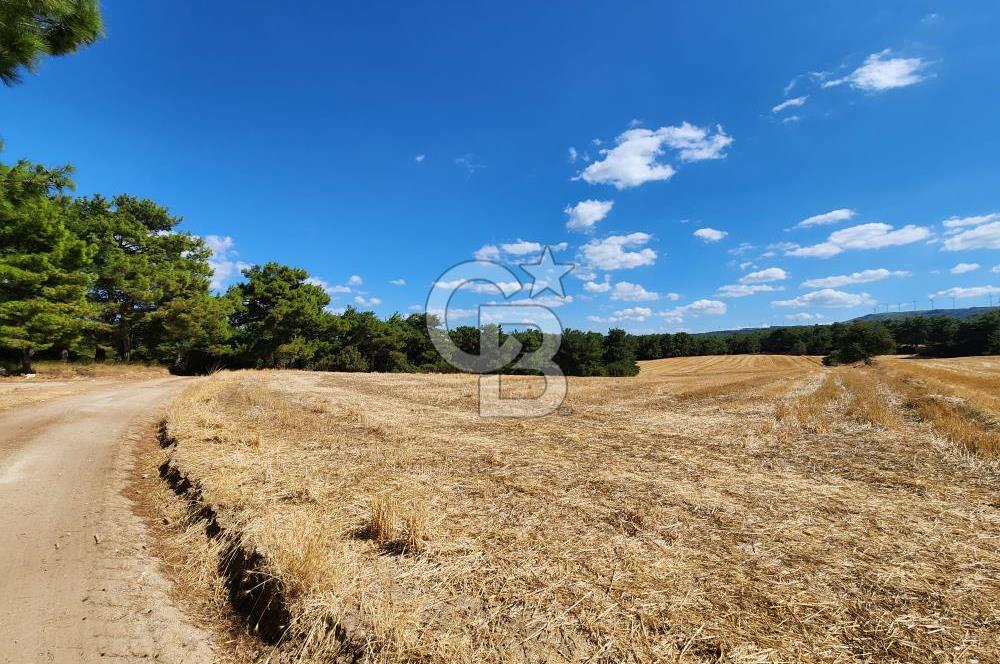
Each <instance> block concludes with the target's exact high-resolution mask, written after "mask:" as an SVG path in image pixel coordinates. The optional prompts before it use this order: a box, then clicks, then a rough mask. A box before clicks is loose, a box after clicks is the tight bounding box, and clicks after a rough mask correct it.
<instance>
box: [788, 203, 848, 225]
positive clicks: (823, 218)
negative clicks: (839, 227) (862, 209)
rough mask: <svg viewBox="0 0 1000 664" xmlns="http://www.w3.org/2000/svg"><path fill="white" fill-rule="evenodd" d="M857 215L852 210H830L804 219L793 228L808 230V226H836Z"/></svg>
mask: <svg viewBox="0 0 1000 664" xmlns="http://www.w3.org/2000/svg"><path fill="white" fill-rule="evenodd" d="M856 214H857V213H856V212H855V211H854V210H849V209H847V208H840V209H839V210H830V211H829V212H824V213H823V214H815V215H813V216H811V217H806V218H805V219H803V220H802V221H800V222H799V223H797V224H795V228H808V227H809V226H824V225H826V224H836V223H837V222H840V221H847V220H849V219H853V218H854V215H856Z"/></svg>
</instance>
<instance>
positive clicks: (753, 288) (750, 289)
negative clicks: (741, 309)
mask: <svg viewBox="0 0 1000 664" xmlns="http://www.w3.org/2000/svg"><path fill="white" fill-rule="evenodd" d="M779 290H784V289H783V288H775V287H774V286H771V285H769V284H726V285H725V286H719V289H718V290H717V291H716V293H717V294H718V295H719V296H720V297H747V296H748V295H754V294H756V293H772V292H774V291H779Z"/></svg>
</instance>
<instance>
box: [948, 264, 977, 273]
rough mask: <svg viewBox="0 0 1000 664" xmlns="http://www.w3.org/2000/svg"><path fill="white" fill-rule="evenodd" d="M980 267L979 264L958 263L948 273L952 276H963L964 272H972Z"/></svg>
mask: <svg viewBox="0 0 1000 664" xmlns="http://www.w3.org/2000/svg"><path fill="white" fill-rule="evenodd" d="M981 267H982V265H980V264H979V263H959V264H958V265H956V266H955V267H953V268H951V270H949V272H951V273H952V274H965V273H966V272H974V271H976V270H978V269H979V268H981Z"/></svg>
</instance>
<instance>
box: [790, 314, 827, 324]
mask: <svg viewBox="0 0 1000 664" xmlns="http://www.w3.org/2000/svg"><path fill="white" fill-rule="evenodd" d="M785 318H786V319H787V320H790V321H795V322H797V323H807V322H809V321H811V320H822V319H823V314H810V313H807V312H805V311H801V312H799V313H795V314H785Z"/></svg>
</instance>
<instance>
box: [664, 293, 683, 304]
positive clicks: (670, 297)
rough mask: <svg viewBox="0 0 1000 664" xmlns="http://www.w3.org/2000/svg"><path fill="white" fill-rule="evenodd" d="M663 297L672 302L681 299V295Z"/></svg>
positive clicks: (674, 294)
mask: <svg viewBox="0 0 1000 664" xmlns="http://www.w3.org/2000/svg"><path fill="white" fill-rule="evenodd" d="M663 297H665V298H666V299H668V300H670V301H671V302H676V301H677V300H679V299H681V296H680V294H679V293H666V294H665V295H664V296H663Z"/></svg>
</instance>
